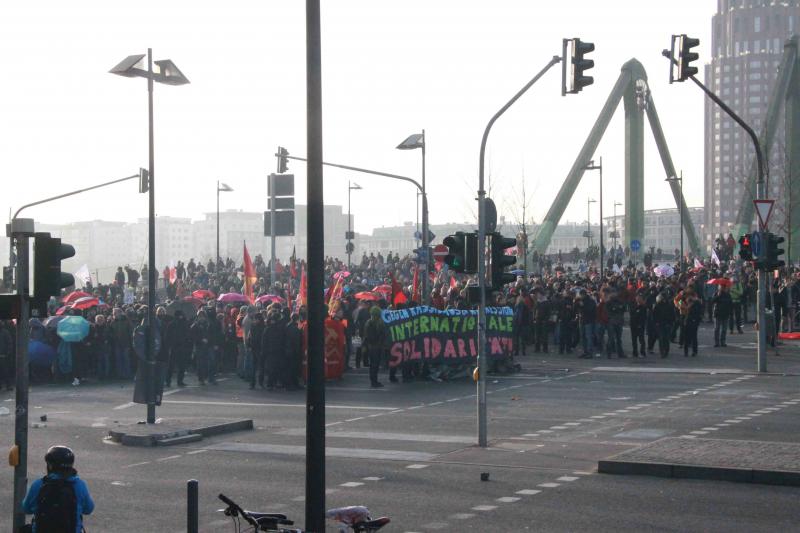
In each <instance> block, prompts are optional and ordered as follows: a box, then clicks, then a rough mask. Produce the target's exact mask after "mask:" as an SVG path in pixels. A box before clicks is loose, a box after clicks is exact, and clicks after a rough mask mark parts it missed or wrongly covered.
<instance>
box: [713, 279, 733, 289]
mask: <svg viewBox="0 0 800 533" xmlns="http://www.w3.org/2000/svg"><path fill="white" fill-rule="evenodd" d="M708 284H709V285H719V286H720V287H730V286H731V285H733V282H732V281H731V280H729V279H728V278H714V279H712V280H709V281H708Z"/></svg>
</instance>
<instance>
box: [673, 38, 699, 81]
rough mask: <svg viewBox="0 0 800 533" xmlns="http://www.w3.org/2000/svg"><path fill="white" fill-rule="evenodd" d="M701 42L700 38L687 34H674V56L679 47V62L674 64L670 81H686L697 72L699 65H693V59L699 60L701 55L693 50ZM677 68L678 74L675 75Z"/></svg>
mask: <svg viewBox="0 0 800 533" xmlns="http://www.w3.org/2000/svg"><path fill="white" fill-rule="evenodd" d="M699 44H700V39H695V38H693V37H687V36H686V34H682V35H673V36H672V58H675V51H676V48H677V52H678V57H677V62H678V64H677V65H675V64H674V63H673V64H672V69H671V70H670V76H669V81H670V83H671V82H673V81H686V80H687V79H689V78H691V77H692V76H694V75H695V74H697V67H693V66H692V61H695V60H697V59H698V58H699V57H700V55H699V54H698V53H697V52H692V48H694V47H696V46H698V45H699ZM672 58H671V59H672ZM675 68H677V76H676V75H675Z"/></svg>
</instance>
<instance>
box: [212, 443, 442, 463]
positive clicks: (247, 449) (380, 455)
mask: <svg viewBox="0 0 800 533" xmlns="http://www.w3.org/2000/svg"><path fill="white" fill-rule="evenodd" d="M205 448H206V449H207V450H212V451H221V452H241V453H264V454H276V455H301V456H304V455H305V453H306V447H305V445H302V446H297V445H287V444H261V443H249V442H220V443H217V444H212V445H210V446H206V447H205ZM325 454H326V455H327V456H328V457H344V458H351V459H385V460H388V461H431V460H433V459H434V458H435V457H436V456H437V454H433V453H425V452H415V451H405V450H375V449H369V448H357V449H354V448H333V447H328V448H325ZM426 466H427V465H426Z"/></svg>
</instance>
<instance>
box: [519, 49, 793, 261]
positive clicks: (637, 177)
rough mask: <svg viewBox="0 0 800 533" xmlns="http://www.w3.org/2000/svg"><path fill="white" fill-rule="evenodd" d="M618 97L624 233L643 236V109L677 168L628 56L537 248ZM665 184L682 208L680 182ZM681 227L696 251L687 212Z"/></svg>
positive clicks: (546, 240) (639, 69) (539, 243)
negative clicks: (621, 121)
mask: <svg viewBox="0 0 800 533" xmlns="http://www.w3.org/2000/svg"><path fill="white" fill-rule="evenodd" d="M620 100H622V101H623V107H624V109H625V236H626V239H627V242H628V243H630V241H632V240H638V241H640V242H641V241H642V240H643V239H644V115H645V114H646V115H647V119H648V122H649V123H650V130H651V131H652V134H653V138H654V140H655V142H656V146H657V147H658V153H659V155H660V156H661V162H662V165H663V166H664V172H665V173H666V176H667V177H668V178H670V177H675V176H676V173H675V166H674V165H673V163H672V156H671V155H670V153H669V148H668V146H667V142H666V138H665V137H664V132H663V130H662V129H661V122H660V121H659V119H658V114H657V113H656V108H655V104H654V102H653V98H652V95H651V94H650V90H649V87H648V85H647V73H646V72H645V70H644V67H643V66H642V64H641V63H639V61H637V60H636V59H631V60H630V61H628V62H627V63H625V64H624V65H623V66H622V72H621V73H620V75H619V78H618V79H617V82H616V84H615V85H614V88H613V89H612V90H611V93H610V94H609V95H608V99H607V100H606V103H605V104H604V105H603V108H602V109H601V110H600V116H599V117H598V118H597V121H596V122H595V124H594V126H593V127H592V129H591V131H590V132H589V136H588V138H587V139H586V142H585V143H584V144H583V147H582V148H581V150H580V152H579V153H578V157H577V158H576V159H575V162H574V163H573V164H572V168H571V169H570V171H569V174H567V178H566V179H565V180H564V183H563V185H562V186H561V189H560V190H559V192H558V195H557V196H556V199H555V201H554V202H553V205H552V206H551V207H550V210H549V211H548V212H547V215H546V216H545V218H544V220H543V221H542V224H541V225H540V226H539V231H538V232H537V234H536V237H535V239H534V243H533V247H534V249H535V250H537V251H538V252H539V253H544V252H545V251H546V250H547V247H548V246H549V245H550V240H551V239H552V237H553V232H554V231H555V229H556V226H558V222H559V220H561V216H562V215H563V214H564V210H565V209H566V208H567V205H568V204H569V201H570V200H571V199H572V195H573V194H574V192H575V190H576V189H577V187H578V184H580V181H581V178H582V177H583V173H584V171H585V167H586V164H587V163H588V162H589V160H590V159H592V156H593V154H594V152H595V150H596V149H597V145H598V144H599V143H600V140H601V139H602V138H603V135H604V134H605V131H606V129H607V128H608V124H609V122H611V118H612V117H613V116H614V112H615V111H616V109H617V107H618V106H619V102H620ZM669 185H670V187H671V189H672V195H673V197H674V199H675V205H676V206H680V205H683V209H684V212H688V210H686V202H685V200H684V198H683V197H682V195H681V191H680V187H679V186H678V185H677V184H676V183H675V182H670V184H669ZM751 216H752V215H751ZM798 221H800V219H799V220H798ZM683 229H684V231H685V232H686V235H687V237H688V245H689V247H688V249H689V250H690V251H692V252H694V253H695V254H698V253H699V252H700V243H699V240H698V238H697V233H696V231H695V229H694V225H693V223H692V220H691V217H688V216H686V217H684V220H683ZM603 242H605V239H603Z"/></svg>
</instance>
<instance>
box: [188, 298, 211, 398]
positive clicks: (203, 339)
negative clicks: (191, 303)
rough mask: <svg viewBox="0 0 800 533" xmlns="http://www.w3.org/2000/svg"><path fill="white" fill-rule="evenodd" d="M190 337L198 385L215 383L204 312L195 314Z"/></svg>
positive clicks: (209, 338) (208, 332)
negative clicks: (192, 344) (207, 382)
mask: <svg viewBox="0 0 800 533" xmlns="http://www.w3.org/2000/svg"><path fill="white" fill-rule="evenodd" d="M190 330H191V337H192V342H193V343H194V361H195V364H196V365H197V379H198V380H199V381H200V385H205V384H206V379H208V381H209V382H210V383H216V382H217V381H216V379H215V376H214V374H215V372H214V366H213V361H212V360H213V355H212V354H211V349H212V344H211V333H210V331H209V327H208V315H207V314H206V313H205V312H204V311H199V312H198V313H197V319H196V320H195V321H194V324H192V327H191V328H190Z"/></svg>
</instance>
